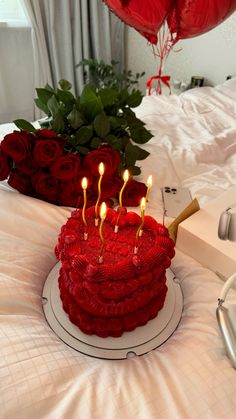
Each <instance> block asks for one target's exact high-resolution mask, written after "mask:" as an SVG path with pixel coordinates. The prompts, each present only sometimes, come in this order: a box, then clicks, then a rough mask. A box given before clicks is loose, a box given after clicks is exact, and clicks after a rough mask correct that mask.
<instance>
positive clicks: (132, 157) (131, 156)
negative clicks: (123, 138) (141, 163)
mask: <svg viewBox="0 0 236 419" xmlns="http://www.w3.org/2000/svg"><path fill="white" fill-rule="evenodd" d="M136 160H137V158H136V149H135V147H134V146H133V145H132V144H131V143H130V142H129V143H128V144H127V146H126V147H125V161H126V164H127V166H134V164H135V162H136Z"/></svg>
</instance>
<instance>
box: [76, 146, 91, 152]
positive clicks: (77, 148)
mask: <svg viewBox="0 0 236 419" xmlns="http://www.w3.org/2000/svg"><path fill="white" fill-rule="evenodd" d="M76 150H78V151H79V153H80V154H88V153H89V151H90V150H89V149H88V148H87V147H83V146H81V145H78V146H76Z"/></svg>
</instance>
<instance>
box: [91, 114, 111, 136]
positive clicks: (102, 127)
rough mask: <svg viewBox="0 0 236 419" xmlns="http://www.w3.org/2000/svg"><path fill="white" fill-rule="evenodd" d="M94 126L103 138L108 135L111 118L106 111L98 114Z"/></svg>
mask: <svg viewBox="0 0 236 419" xmlns="http://www.w3.org/2000/svg"><path fill="white" fill-rule="evenodd" d="M93 126H94V129H95V131H96V134H97V135H98V136H99V137H101V138H105V137H106V135H107V134H108V133H109V132H110V122H109V118H108V117H107V116H106V115H105V113H104V112H102V113H100V114H99V115H97V116H96V118H95V120H94V123H93Z"/></svg>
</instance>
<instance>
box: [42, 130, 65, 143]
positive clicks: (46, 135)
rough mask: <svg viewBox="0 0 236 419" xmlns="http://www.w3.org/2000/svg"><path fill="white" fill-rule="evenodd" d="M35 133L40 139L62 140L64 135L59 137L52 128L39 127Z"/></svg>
mask: <svg viewBox="0 0 236 419" xmlns="http://www.w3.org/2000/svg"><path fill="white" fill-rule="evenodd" d="M35 135H36V137H37V138H38V139H40V140H43V139H45V140H56V139H57V140H59V141H62V137H59V135H57V134H56V133H55V132H54V131H51V130H50V129H38V130H37V131H35Z"/></svg>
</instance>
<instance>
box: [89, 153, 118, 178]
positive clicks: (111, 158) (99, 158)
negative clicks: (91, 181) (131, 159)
mask: <svg viewBox="0 0 236 419" xmlns="http://www.w3.org/2000/svg"><path fill="white" fill-rule="evenodd" d="M101 162H103V163H104V166H105V171H104V176H111V175H112V174H113V173H115V172H117V168H118V165H119V163H120V154H119V153H118V151H116V150H114V149H113V148H112V147H110V146H101V147H100V148H99V149H98V150H94V151H90V152H89V153H88V154H86V156H85V158H84V167H85V168H86V169H88V170H89V171H90V172H91V173H92V175H93V176H99V172H98V166H99V163H101Z"/></svg>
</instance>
